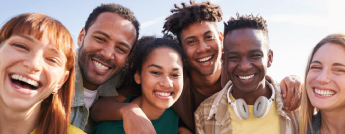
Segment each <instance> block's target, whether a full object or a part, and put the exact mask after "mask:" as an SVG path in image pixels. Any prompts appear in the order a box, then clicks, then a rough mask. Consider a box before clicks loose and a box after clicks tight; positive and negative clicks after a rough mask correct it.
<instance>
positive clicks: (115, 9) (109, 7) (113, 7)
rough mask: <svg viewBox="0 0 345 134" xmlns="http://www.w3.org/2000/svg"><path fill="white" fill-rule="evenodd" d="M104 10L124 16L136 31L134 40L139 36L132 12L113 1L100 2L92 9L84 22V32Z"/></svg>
mask: <svg viewBox="0 0 345 134" xmlns="http://www.w3.org/2000/svg"><path fill="white" fill-rule="evenodd" d="M104 12H112V13H117V14H119V15H120V16H122V17H123V18H125V19H126V20H128V21H130V22H132V24H133V26H134V28H135V30H136V32H137V37H136V41H137V39H138V37H139V26H140V24H139V22H138V20H137V19H136V18H135V16H134V13H133V12H132V11H131V10H129V9H128V8H126V7H123V6H121V5H119V4H114V3H110V4H101V5H100V6H98V7H96V8H95V9H93V11H92V13H91V14H90V15H89V17H88V18H87V20H86V22H85V26H84V28H85V33H87V30H88V29H89V27H90V26H91V25H92V24H93V23H94V22H95V21H96V19H97V17H98V16H99V15H100V14H101V13H104Z"/></svg>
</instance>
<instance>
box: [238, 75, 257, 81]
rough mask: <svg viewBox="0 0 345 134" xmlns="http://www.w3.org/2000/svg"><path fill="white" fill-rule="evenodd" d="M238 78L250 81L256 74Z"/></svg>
mask: <svg viewBox="0 0 345 134" xmlns="http://www.w3.org/2000/svg"><path fill="white" fill-rule="evenodd" d="M238 77H240V79H244V80H248V79H250V78H253V77H254V74H252V75H248V76H238Z"/></svg>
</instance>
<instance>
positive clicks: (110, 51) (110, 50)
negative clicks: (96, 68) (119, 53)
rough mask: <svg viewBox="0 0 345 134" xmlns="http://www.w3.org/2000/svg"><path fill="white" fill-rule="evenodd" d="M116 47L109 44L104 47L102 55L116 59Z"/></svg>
mask: <svg viewBox="0 0 345 134" xmlns="http://www.w3.org/2000/svg"><path fill="white" fill-rule="evenodd" d="M114 49H115V48H113V47H112V45H108V47H104V48H103V49H102V50H101V55H102V56H103V57H104V58H105V59H115V50H114Z"/></svg>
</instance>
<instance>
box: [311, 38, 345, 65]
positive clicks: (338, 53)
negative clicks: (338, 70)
mask: <svg viewBox="0 0 345 134" xmlns="http://www.w3.org/2000/svg"><path fill="white" fill-rule="evenodd" d="M313 60H324V61H322V62H338V63H345V48H344V46H341V45H339V44H335V43H326V44H324V45H322V46H321V47H320V48H319V50H317V51H316V53H315V55H314V57H313Z"/></svg>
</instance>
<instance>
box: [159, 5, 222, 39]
mask: <svg viewBox="0 0 345 134" xmlns="http://www.w3.org/2000/svg"><path fill="white" fill-rule="evenodd" d="M181 5H182V8H181V7H179V6H178V5H177V4H175V9H172V10H171V12H172V13H173V14H172V15H170V16H169V17H167V18H166V19H165V20H166V21H165V23H164V26H163V31H162V32H163V33H168V32H171V33H172V34H174V35H176V36H177V38H178V39H180V33H181V31H182V29H184V28H186V27H188V26H189V25H190V24H192V23H195V22H201V21H202V20H208V21H211V22H220V21H221V20H222V16H223V13H222V11H221V9H220V7H219V6H218V5H214V4H211V3H210V2H202V3H199V4H197V3H195V1H192V0H191V1H190V5H186V4H185V3H181ZM215 26H216V25H215Z"/></svg>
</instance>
